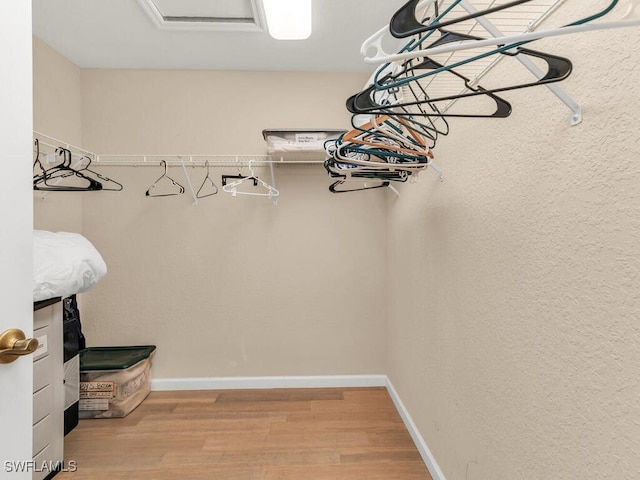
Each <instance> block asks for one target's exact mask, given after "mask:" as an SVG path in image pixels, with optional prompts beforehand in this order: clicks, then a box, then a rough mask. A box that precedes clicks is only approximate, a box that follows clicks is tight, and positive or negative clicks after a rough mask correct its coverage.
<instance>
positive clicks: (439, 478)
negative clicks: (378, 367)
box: [386, 377, 446, 480]
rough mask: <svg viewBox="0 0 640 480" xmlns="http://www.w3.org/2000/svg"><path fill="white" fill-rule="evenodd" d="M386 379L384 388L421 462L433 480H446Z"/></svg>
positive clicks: (394, 390) (407, 412)
mask: <svg viewBox="0 0 640 480" xmlns="http://www.w3.org/2000/svg"><path fill="white" fill-rule="evenodd" d="M386 379H387V383H386V387H387V391H388V392H389V396H390V397H391V400H393V403H394V405H395V406H396V409H397V410H398V413H400V417H402V421H403V422H404V424H405V426H406V427H407V430H408V431H409V435H411V439H412V440H413V443H415V445H416V448H417V449H418V452H420V456H421V457H422V461H423V462H424V463H425V465H426V466H427V469H428V470H429V473H430V474H431V477H433V480H446V478H445V476H444V473H443V472H442V470H441V469H440V466H439V465H438V462H436V459H435V457H434V456H433V454H432V453H431V450H429V447H428V446H427V442H425V441H424V438H422V435H420V432H419V431H418V427H416V424H415V423H414V422H413V419H412V418H411V415H410V414H409V411H408V410H407V408H406V407H405V406H404V404H403V403H402V400H400V397H399V396H398V392H396V389H395V388H393V384H392V383H391V380H389V377H386Z"/></svg>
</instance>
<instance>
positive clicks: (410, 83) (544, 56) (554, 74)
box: [353, 32, 573, 116]
mask: <svg viewBox="0 0 640 480" xmlns="http://www.w3.org/2000/svg"><path fill="white" fill-rule="evenodd" d="M461 37H465V38H471V39H474V38H475V39H478V40H481V39H480V38H478V37H471V36H470V35H461V34H458V33H453V32H445V34H444V35H443V37H442V38H441V40H438V41H437V42H436V43H437V44H443V43H447V42H449V41H457V40H458V39H460V38H461ZM434 45H435V44H434ZM514 50H516V51H515V52H506V51H504V52H500V53H501V54H502V55H506V56H510V57H511V56H513V57H515V56H517V55H524V56H527V57H532V58H537V59H540V60H543V61H544V62H545V63H546V65H547V72H546V73H545V74H544V75H543V76H542V77H541V78H540V79H538V80H536V81H533V82H528V83H522V84H518V85H509V86H505V87H496V88H491V89H484V88H482V87H477V88H474V87H473V86H471V85H470V80H469V79H468V78H466V77H465V76H463V75H461V74H459V73H457V72H456V71H455V70H454V69H452V68H451V69H450V68H447V67H445V66H444V65H442V64H440V63H438V62H436V61H435V60H432V59H430V58H428V57H427V58H424V59H423V60H422V61H421V62H419V63H417V64H415V63H414V62H411V61H409V62H406V63H405V67H404V69H403V70H402V71H401V72H399V73H397V74H394V75H393V76H390V75H388V76H387V77H385V79H383V80H382V82H383V83H382V84H381V85H378V86H375V85H372V86H370V87H369V88H367V89H365V90H363V91H362V92H360V93H358V94H356V95H355V96H354V97H353V105H354V108H356V109H363V108H371V105H376V104H375V102H374V98H375V92H376V91H379V90H380V89H383V90H384V89H390V88H397V85H398V83H400V84H401V83H403V82H405V83H406V85H407V87H408V88H409V89H411V91H412V92H413V93H414V97H415V98H416V100H415V101H402V102H399V103H394V104H393V106H394V107H411V106H415V105H420V104H424V103H429V104H433V103H435V102H442V101H450V100H457V99H460V98H466V97H473V96H476V95H488V94H495V93H499V92H505V91H510V90H517V89H521V88H528V87H534V86H537V85H545V84H548V83H553V82H560V81H562V80H565V79H566V78H567V77H568V76H569V75H570V74H571V71H572V69H573V65H572V63H571V61H570V60H569V59H568V58H564V57H560V56H557V55H551V54H548V53H544V52H538V51H536V50H530V49H527V48H521V47H517V48H515V49H514ZM424 70H432V71H436V72H437V73H436V74H437V75H439V74H442V73H446V72H449V73H451V74H453V75H455V76H457V77H458V78H459V79H461V80H462V82H463V85H464V88H465V89H467V90H468V91H465V92H463V93H457V94H452V95H445V96H440V97H428V100H423V99H419V98H420V97H422V98H424V97H426V92H425V91H424V89H422V87H421V85H420V83H419V81H420V79H421V78H425V77H427V78H428V76H430V75H431V74H430V73H427V74H424V73H423V71H424ZM438 71H439V72H438ZM398 80H400V82H398ZM414 88H416V89H420V90H421V92H420V93H422V95H420V93H418V95H416V94H415V92H414V91H413V89H414ZM363 97H365V98H366V97H368V99H369V101H367V100H365V98H363ZM379 107H382V105H378V108H379ZM433 115H434V116H437V115H438V114H437V113H434V114H433Z"/></svg>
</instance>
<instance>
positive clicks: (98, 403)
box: [78, 398, 109, 410]
mask: <svg viewBox="0 0 640 480" xmlns="http://www.w3.org/2000/svg"><path fill="white" fill-rule="evenodd" d="M78 409H79V410H109V400H108V399H106V398H105V399H101V398H95V399H81V400H80V402H79V404H78Z"/></svg>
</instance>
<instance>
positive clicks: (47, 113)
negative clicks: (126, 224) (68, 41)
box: [33, 37, 84, 233]
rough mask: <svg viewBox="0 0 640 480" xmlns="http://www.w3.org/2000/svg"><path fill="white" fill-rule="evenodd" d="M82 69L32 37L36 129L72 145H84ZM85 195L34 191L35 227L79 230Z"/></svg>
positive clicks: (34, 119)
mask: <svg viewBox="0 0 640 480" xmlns="http://www.w3.org/2000/svg"><path fill="white" fill-rule="evenodd" d="M80 81H81V80H80V69H79V68H78V67H76V66H75V65H74V64H73V63H71V62H70V61H69V60H67V59H66V58H64V57H63V56H62V55H60V54H59V53H58V52H56V51H55V50H53V49H52V48H51V47H50V46H49V45H47V44H46V43H44V42H42V41H41V40H39V39H38V38H36V37H33V129H34V130H35V131H36V132H39V133H42V134H44V135H47V136H50V137H53V138H56V139H59V140H62V141H63V142H66V143H70V144H72V145H77V146H81V145H82V118H81V115H82V109H81V97H82V95H81V93H82V91H81V87H80ZM83 196H84V194H78V193H68V192H54V193H51V192H48V193H47V195H46V196H45V197H44V198H45V200H43V195H42V192H34V194H33V211H34V215H33V216H34V227H35V228H37V229H41V230H52V231H65V232H78V233H79V232H80V231H81V230H82V225H81V223H82V213H81V210H82V198H83Z"/></svg>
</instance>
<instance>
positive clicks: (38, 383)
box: [33, 356, 53, 392]
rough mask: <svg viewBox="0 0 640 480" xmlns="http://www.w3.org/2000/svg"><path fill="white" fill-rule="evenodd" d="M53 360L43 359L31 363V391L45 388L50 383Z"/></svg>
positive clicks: (49, 358)
mask: <svg viewBox="0 0 640 480" xmlns="http://www.w3.org/2000/svg"><path fill="white" fill-rule="evenodd" d="M52 362H53V360H52V359H51V357H49V356H47V357H43V358H40V359H39V360H36V361H35V362H33V391H34V392H37V391H38V390H40V389H42V388H44V387H46V386H47V385H49V384H50V383H51V369H52Z"/></svg>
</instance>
